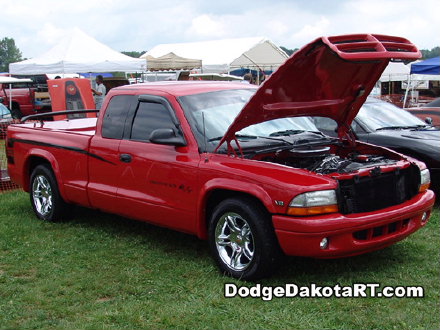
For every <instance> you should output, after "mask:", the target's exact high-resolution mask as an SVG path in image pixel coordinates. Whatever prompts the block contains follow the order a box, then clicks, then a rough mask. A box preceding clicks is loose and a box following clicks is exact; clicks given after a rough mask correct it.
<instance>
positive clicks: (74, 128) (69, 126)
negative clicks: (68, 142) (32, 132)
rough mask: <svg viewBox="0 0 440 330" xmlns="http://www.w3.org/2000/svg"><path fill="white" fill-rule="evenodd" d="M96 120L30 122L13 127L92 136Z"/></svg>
mask: <svg viewBox="0 0 440 330" xmlns="http://www.w3.org/2000/svg"><path fill="white" fill-rule="evenodd" d="M96 120H97V118H77V119H67V120H57V121H44V122H43V124H41V123H40V122H32V123H25V124H18V125H14V126H16V127H28V128H32V129H37V130H44V131H47V130H50V131H57V132H67V133H77V134H82V135H94V134H95V131H96Z"/></svg>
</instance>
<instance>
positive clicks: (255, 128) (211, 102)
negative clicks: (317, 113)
mask: <svg viewBox="0 0 440 330" xmlns="http://www.w3.org/2000/svg"><path fill="white" fill-rule="evenodd" d="M254 93H255V90H254V89H243V90H222V91H216V92H209V93H203V94H196V95H188V96H182V97H180V98H179V101H180V102H181V104H182V107H183V108H184V111H185V114H186V116H187V118H188V121H189V122H190V124H191V125H192V126H193V131H195V132H197V133H198V135H199V137H203V121H204V126H205V136H206V139H207V140H208V141H211V142H213V141H214V140H217V141H216V143H218V140H219V138H221V137H223V135H224V134H225V132H226V130H227V129H228V127H229V126H230V125H231V123H232V122H233V120H234V119H235V117H237V115H238V114H239V112H240V111H241V109H242V108H243V106H244V105H245V104H246V102H247V101H248V100H249V99H250V98H251V96H252V95H253V94H254ZM286 131H292V132H294V133H298V132H299V131H314V132H319V130H318V129H317V128H316V126H315V125H314V124H313V122H312V121H311V120H310V119H309V118H308V117H295V118H280V119H274V120H270V121H266V122H263V123H258V124H255V125H251V126H249V127H246V128H244V129H242V130H241V131H239V132H237V133H236V135H237V136H249V137H250V136H259V137H269V136H277V135H283V134H282V133H281V132H286ZM286 134H287V133H286Z"/></svg>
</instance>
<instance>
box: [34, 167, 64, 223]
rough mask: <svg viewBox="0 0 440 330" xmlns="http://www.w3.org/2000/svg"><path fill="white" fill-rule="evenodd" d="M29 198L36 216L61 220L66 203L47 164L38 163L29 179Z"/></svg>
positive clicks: (52, 220)
mask: <svg viewBox="0 0 440 330" xmlns="http://www.w3.org/2000/svg"><path fill="white" fill-rule="evenodd" d="M29 188H30V189H29V191H30V199H31V204H32V208H33V209H34V212H35V214H36V216H37V217H38V218H39V219H41V220H45V221H51V222H56V221H61V220H62V218H63V217H64V215H65V214H66V212H67V209H68V204H67V203H66V202H65V201H64V200H63V198H62V197H61V195H60V192H59V189H58V184H57V181H56V178H55V175H54V174H53V172H52V170H51V169H50V168H49V167H48V166H47V165H38V166H37V167H35V169H34V170H33V171H32V174H31V179H30V187H29Z"/></svg>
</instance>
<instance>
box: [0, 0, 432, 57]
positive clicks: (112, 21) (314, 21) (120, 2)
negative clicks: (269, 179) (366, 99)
mask: <svg viewBox="0 0 440 330" xmlns="http://www.w3.org/2000/svg"><path fill="white" fill-rule="evenodd" d="M0 8H1V11H0V12H1V16H0V38H4V37H9V38H14V40H15V43H16V45H17V46H18V48H19V49H20V50H21V52H22V55H23V57H26V58H32V57H34V56H38V55H40V54H42V53H44V52H46V51H47V50H49V49H50V48H51V47H52V46H53V45H54V44H56V43H57V42H58V41H59V40H60V39H62V38H63V36H64V35H65V34H66V33H67V32H68V31H69V30H70V29H72V28H73V27H78V28H80V29H82V30H83V31H84V32H86V33H88V34H89V35H91V36H92V37H94V38H95V39H97V40H98V41H100V42H102V43H104V44H106V45H107V46H109V47H111V48H113V49H114V50H117V51H146V50H149V49H151V48H153V47H154V46H155V45H158V44H161V43H178V42H193V41H203V40H215V39H224V38H241V37H267V38H269V39H270V40H272V41H273V42H274V43H275V44H277V45H279V46H284V47H287V48H290V49H294V48H300V47H302V46H303V45H305V44H307V43H308V42H310V41H312V40H314V39H315V38H317V37H320V36H330V35H339V34H352V33H377V34H387V35H396V36H400V37H404V38H407V39H409V40H411V41H412V42H413V43H414V44H416V46H417V47H418V48H420V49H431V48H433V47H436V46H439V45H440V34H439V33H438V28H439V24H438V13H439V12H440V0H423V1H414V0H327V1H326V0H290V1H289V0H266V1H263V0H234V1H232V0H205V1H203V0H154V1H152V0H99V1H98V0H74V1H62V0H38V1H35V0H13V1H11V0H0Z"/></svg>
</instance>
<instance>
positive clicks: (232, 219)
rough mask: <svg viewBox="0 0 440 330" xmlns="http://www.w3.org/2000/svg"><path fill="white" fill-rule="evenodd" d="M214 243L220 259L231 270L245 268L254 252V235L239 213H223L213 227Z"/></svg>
mask: <svg viewBox="0 0 440 330" xmlns="http://www.w3.org/2000/svg"><path fill="white" fill-rule="evenodd" d="M215 245H216V247H217V251H218V253H219V256H220V258H221V260H222V261H223V262H224V263H225V265H227V266H228V267H229V268H230V269H231V270H233V271H242V270H244V269H246V268H247V267H248V266H249V265H250V263H251V261H252V259H253V257H254V252H255V246H254V237H253V235H252V231H251V228H250V226H249V224H248V223H247V221H246V220H244V219H243V218H242V217H241V216H240V215H239V214H237V213H233V212H228V213H225V214H223V215H222V216H221V217H220V219H219V220H218V222H217V226H216V228H215Z"/></svg>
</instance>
